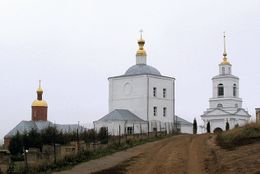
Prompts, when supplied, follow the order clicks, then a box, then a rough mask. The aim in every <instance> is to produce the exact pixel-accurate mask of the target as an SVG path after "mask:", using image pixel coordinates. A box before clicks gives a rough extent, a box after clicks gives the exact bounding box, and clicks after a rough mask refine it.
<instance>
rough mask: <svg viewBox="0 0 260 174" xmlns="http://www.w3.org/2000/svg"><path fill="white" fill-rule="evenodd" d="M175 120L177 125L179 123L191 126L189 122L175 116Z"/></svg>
mask: <svg viewBox="0 0 260 174" xmlns="http://www.w3.org/2000/svg"><path fill="white" fill-rule="evenodd" d="M176 120H177V123H179V124H181V125H192V123H191V122H189V121H187V120H184V119H183V118H181V117H178V116H177V115H176Z"/></svg>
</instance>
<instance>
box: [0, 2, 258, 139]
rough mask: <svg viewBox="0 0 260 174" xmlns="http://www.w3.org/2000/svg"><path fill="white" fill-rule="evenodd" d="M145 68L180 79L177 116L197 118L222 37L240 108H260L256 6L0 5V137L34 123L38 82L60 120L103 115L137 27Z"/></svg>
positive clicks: (130, 59)
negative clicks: (24, 122) (112, 80)
mask: <svg viewBox="0 0 260 174" xmlns="http://www.w3.org/2000/svg"><path fill="white" fill-rule="evenodd" d="M140 29H143V30H144V32H143V37H144V39H145V40H146V45H145V48H146V50H147V55H148V57H147V62H148V64H149V65H152V66H154V67H156V68H157V69H158V70H159V71H160V72H161V73H162V74H163V75H165V76H172V77H175V78H176V114H177V115H179V116H181V117H183V118H184V119H187V120H189V121H192V120H193V118H194V117H196V118H197V120H198V121H199V122H200V121H201V120H200V115H201V114H202V113H203V111H205V110H206V109H207V108H208V105H209V104H208V99H209V98H210V97H211V96H212V82H211V78H212V77H213V76H215V75H217V74H218V64H219V63H220V62H221V60H222V54H223V31H226V34H227V51H228V58H229V61H230V62H231V64H232V65H233V66H232V68H233V74H234V75H236V76H238V77H239V78H240V97H241V98H242V99H243V106H244V108H245V109H247V110H248V111H249V113H250V114H252V118H253V119H255V111H254V110H255V108H256V107H260V68H259V65H260V1H259V0H229V1H227V0H211V1H209V0H196V1H194V0H160V1H152V0H145V1H140V0H127V1H126V0H125V1H122V0H109V1H105V0H103V1H101V0H92V1H87V0H82V1H77V0H73V1H66V0H56V1H53V0H49V1H48V0H45V1H38V0H30V1H29V0H23V1H21V0H17V1H15V0H14V1H10V0H0V139H1V138H2V137H3V136H4V135H5V134H6V133H8V131H9V130H11V129H12V128H13V127H14V126H16V125H17V124H18V123H19V122H20V121H21V120H30V119H31V103H32V102H33V100H35V99H36V89H37V87H38V80H39V79H41V80H42V88H43V90H44V95H43V98H44V99H45V100H46V101H47V102H48V105H49V108H48V119H49V121H53V122H56V123H77V122H78V121H80V123H82V124H83V123H92V122H93V121H94V120H97V119H99V118H101V117H102V116H104V115H105V114H107V113H108V80H107V78H108V77H110V76H117V75H122V74H124V73H125V71H126V70H127V69H128V68H129V67H130V66H132V65H134V64H135V53H136V50H137V48H138V46H137V39H138V38H139V30H140Z"/></svg>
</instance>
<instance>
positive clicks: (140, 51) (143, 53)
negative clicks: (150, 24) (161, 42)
mask: <svg viewBox="0 0 260 174" xmlns="http://www.w3.org/2000/svg"><path fill="white" fill-rule="evenodd" d="M142 32H143V31H142V30H141V31H140V33H141V35H140V39H139V40H138V42H137V43H138V45H139V49H138V50H137V52H136V56H146V51H145V49H144V44H145V40H144V39H143V37H142Z"/></svg>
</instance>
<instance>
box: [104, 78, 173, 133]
mask: <svg viewBox="0 0 260 174" xmlns="http://www.w3.org/2000/svg"><path fill="white" fill-rule="evenodd" d="M154 87H156V91H157V95H156V97H154V96H153V88H154ZM164 88H165V89H166V97H165V98H163V89H164ZM174 90H175V89H174V79H173V78H169V77H163V76H153V75H137V76H123V77H114V78H109V112H111V111H113V110H115V109H128V110H129V111H131V112H133V113H134V114H136V115H137V116H138V117H140V118H141V119H143V120H145V121H147V120H148V121H150V127H149V129H150V131H152V130H153V127H154V124H152V123H151V122H156V126H155V127H156V128H157V130H159V127H160V125H165V123H166V125H167V126H166V127H167V130H168V131H170V130H171V129H172V124H173V120H174V119H173V116H174V115H175V108H174V106H175V103H174V102H175V96H174ZM155 106H156V107H157V115H156V116H154V114H153V108H154V107H155ZM164 107H166V108H167V109H166V110H167V112H166V116H165V117H164V116H163V108H164Z"/></svg>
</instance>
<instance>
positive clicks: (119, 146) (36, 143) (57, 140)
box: [7, 127, 171, 174]
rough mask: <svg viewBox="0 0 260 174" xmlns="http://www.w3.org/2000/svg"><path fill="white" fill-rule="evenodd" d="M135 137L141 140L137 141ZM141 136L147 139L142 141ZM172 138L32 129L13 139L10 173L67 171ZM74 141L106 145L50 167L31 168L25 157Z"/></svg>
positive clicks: (164, 134) (50, 164) (29, 173)
mask: <svg viewBox="0 0 260 174" xmlns="http://www.w3.org/2000/svg"><path fill="white" fill-rule="evenodd" d="M128 136H129V135H128ZM135 136H137V137H136V138H135ZM138 136H141V137H143V138H141V139H140V138H138ZM168 136H171V135H166V133H165V132H161V133H158V134H155V135H150V136H147V135H130V137H129V138H128V137H127V135H124V136H121V138H118V137H113V136H110V135H108V133H107V129H106V128H104V129H101V130H100V131H99V132H96V131H95V130H93V129H92V130H88V131H84V132H75V133H62V132H59V131H57V129H56V128H55V127H48V128H47V129H45V130H43V131H42V132H37V131H36V130H31V131H30V132H28V133H26V132H25V133H24V134H19V133H17V134H16V135H15V136H14V137H12V139H11V142H10V147H9V150H10V152H11V154H12V157H11V159H12V162H11V163H10V166H9V169H8V171H7V173H10V174H36V173H37V174H50V173H51V172H53V171H60V170H65V169H68V168H71V167H72V166H74V165H76V164H79V163H81V162H85V161H88V160H92V159H97V158H100V157H102V156H106V155H109V154H112V153H115V152H118V151H122V150H126V149H128V148H131V147H133V146H136V145H140V144H144V143H147V142H152V141H156V140H159V139H162V138H164V137H168ZM120 139H121V141H120ZM118 140H119V141H118ZM123 140H124V141H123ZM71 141H84V142H85V143H87V144H91V143H92V144H93V143H94V144H95V143H97V144H103V145H105V146H103V147H102V146H98V147H97V148H95V149H94V150H93V149H92V150H89V149H87V150H81V151H79V152H78V153H76V154H72V155H68V156H65V158H64V159H61V160H57V161H56V160H55V161H54V162H51V163H48V164H47V163H42V164H38V165H29V166H28V164H27V162H26V156H25V155H24V154H25V153H24V152H25V149H30V148H38V149H40V151H42V147H43V145H51V146H52V147H54V146H55V145H56V144H60V145H67V144H69V143H70V142H71ZM18 164H21V165H18Z"/></svg>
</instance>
